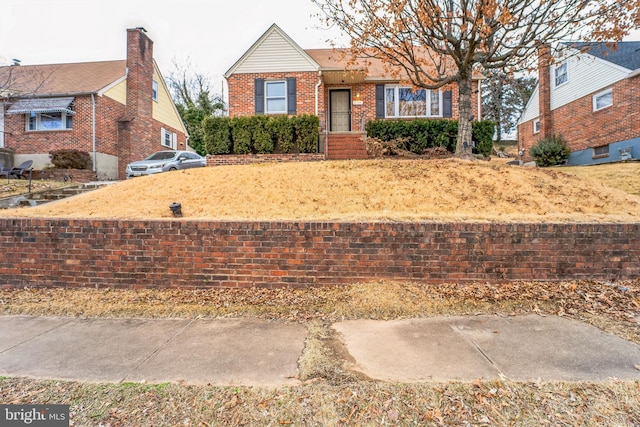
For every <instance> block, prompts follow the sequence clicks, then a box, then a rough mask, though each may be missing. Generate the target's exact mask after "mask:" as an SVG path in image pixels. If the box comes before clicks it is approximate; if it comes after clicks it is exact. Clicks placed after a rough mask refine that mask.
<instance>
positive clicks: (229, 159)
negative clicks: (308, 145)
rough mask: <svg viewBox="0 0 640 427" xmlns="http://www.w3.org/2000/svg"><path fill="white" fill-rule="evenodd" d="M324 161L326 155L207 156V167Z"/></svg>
mask: <svg viewBox="0 0 640 427" xmlns="http://www.w3.org/2000/svg"><path fill="white" fill-rule="evenodd" d="M320 160H324V154H321V153H320V154H317V153H316V154H311V153H299V154H224V155H219V156H211V155H208V156H207V166H223V165H251V164H254V163H286V162H315V161H320Z"/></svg>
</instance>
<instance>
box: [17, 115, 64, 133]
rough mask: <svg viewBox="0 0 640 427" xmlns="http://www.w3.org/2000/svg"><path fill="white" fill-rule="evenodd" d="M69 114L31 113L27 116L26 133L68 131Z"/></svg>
mask: <svg viewBox="0 0 640 427" xmlns="http://www.w3.org/2000/svg"><path fill="white" fill-rule="evenodd" d="M72 117H73V116H72V115H71V114H67V113H66V112H64V111H62V112H49V113H33V112H32V113H31V114H28V115H27V131H51V130H69V129H71V128H72V123H73V119H72Z"/></svg>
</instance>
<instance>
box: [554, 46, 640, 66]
mask: <svg viewBox="0 0 640 427" xmlns="http://www.w3.org/2000/svg"><path fill="white" fill-rule="evenodd" d="M564 44H565V45H566V46H569V47H572V48H574V49H577V50H580V51H581V52H584V53H588V54H590V55H593V56H595V57H597V58H600V59H603V60H605V61H609V62H611V63H613V64H616V65H619V66H621V67H624V68H626V69H628V70H631V71H633V70H637V69H639V68H640V42H618V43H606V42H599V43H596V42H569V43H564Z"/></svg>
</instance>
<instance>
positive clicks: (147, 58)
mask: <svg viewBox="0 0 640 427" xmlns="http://www.w3.org/2000/svg"><path fill="white" fill-rule="evenodd" d="M152 89H153V41H151V39H150V38H149V37H147V35H146V30H145V29H144V28H142V27H138V28H129V29H127V105H126V107H125V115H124V117H122V118H121V119H120V123H119V138H118V157H119V161H118V175H119V177H120V178H121V179H122V178H124V177H125V168H126V166H127V164H128V163H130V162H132V161H136V160H142V159H143V158H144V157H146V156H148V155H149V154H150V153H151V152H153V151H154V150H153V147H154V144H153V141H156V140H158V141H159V140H160V135H157V138H154V137H153V120H152V112H153V99H152Z"/></svg>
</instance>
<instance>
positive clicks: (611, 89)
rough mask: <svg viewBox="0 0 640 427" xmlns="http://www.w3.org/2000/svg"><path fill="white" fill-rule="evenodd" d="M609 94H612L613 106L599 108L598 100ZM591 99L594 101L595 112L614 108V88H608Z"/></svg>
mask: <svg viewBox="0 0 640 427" xmlns="http://www.w3.org/2000/svg"><path fill="white" fill-rule="evenodd" d="M607 94H611V104H609V105H605V106H604V107H600V108H598V107H597V102H596V100H597V99H598V98H599V97H601V96H603V95H607ZM591 99H592V101H593V111H600V110H604V109H605V108H609V107H611V106H613V88H608V89H605V90H603V91H602V92H598V93H596V94H595V95H593V97H592V98H591Z"/></svg>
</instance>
